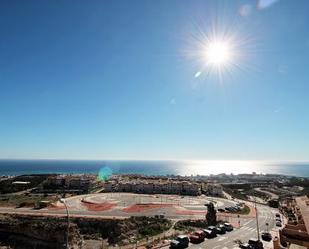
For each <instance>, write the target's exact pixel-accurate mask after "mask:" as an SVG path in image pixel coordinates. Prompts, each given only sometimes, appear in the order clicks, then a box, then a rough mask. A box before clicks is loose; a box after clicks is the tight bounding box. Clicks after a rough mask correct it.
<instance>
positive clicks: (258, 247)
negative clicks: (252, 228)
mask: <svg viewBox="0 0 309 249" xmlns="http://www.w3.org/2000/svg"><path fill="white" fill-rule="evenodd" d="M248 244H249V245H250V246H251V248H252V249H263V248H264V247H263V242H262V241H260V240H258V239H249V241H248Z"/></svg>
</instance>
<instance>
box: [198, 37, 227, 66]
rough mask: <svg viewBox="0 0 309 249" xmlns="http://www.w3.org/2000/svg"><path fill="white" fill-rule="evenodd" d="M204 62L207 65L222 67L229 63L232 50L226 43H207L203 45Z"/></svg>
mask: <svg viewBox="0 0 309 249" xmlns="http://www.w3.org/2000/svg"><path fill="white" fill-rule="evenodd" d="M204 57H205V62H206V64H207V65H210V66H215V67H222V66H225V65H227V64H229V63H230V62H231V59H232V50H231V46H230V44H229V43H228V42H226V41H209V42H208V43H207V44H206V45H205V51H204Z"/></svg>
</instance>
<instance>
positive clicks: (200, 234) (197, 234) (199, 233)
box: [193, 230, 205, 240]
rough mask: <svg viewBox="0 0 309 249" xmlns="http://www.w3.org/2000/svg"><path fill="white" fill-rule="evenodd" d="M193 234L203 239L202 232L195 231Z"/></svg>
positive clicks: (203, 234)
mask: <svg viewBox="0 0 309 249" xmlns="http://www.w3.org/2000/svg"><path fill="white" fill-rule="evenodd" d="M193 234H194V235H196V236H198V237H200V238H201V239H203V240H204V239H205V233H204V231H203V230H196V231H195V232H194V233H193Z"/></svg>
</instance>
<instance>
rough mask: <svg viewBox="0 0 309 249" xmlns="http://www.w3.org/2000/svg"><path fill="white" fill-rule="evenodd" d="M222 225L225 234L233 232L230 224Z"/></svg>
mask: <svg viewBox="0 0 309 249" xmlns="http://www.w3.org/2000/svg"><path fill="white" fill-rule="evenodd" d="M223 225H224V227H225V231H227V232H231V231H233V229H234V228H233V226H232V225H231V224H230V223H227V222H226V223H224V224H223Z"/></svg>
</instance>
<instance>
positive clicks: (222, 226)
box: [217, 224, 226, 232]
mask: <svg viewBox="0 0 309 249" xmlns="http://www.w3.org/2000/svg"><path fill="white" fill-rule="evenodd" d="M217 227H219V228H221V229H222V230H224V232H226V229H225V226H224V225H223V224H219V225H217Z"/></svg>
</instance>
